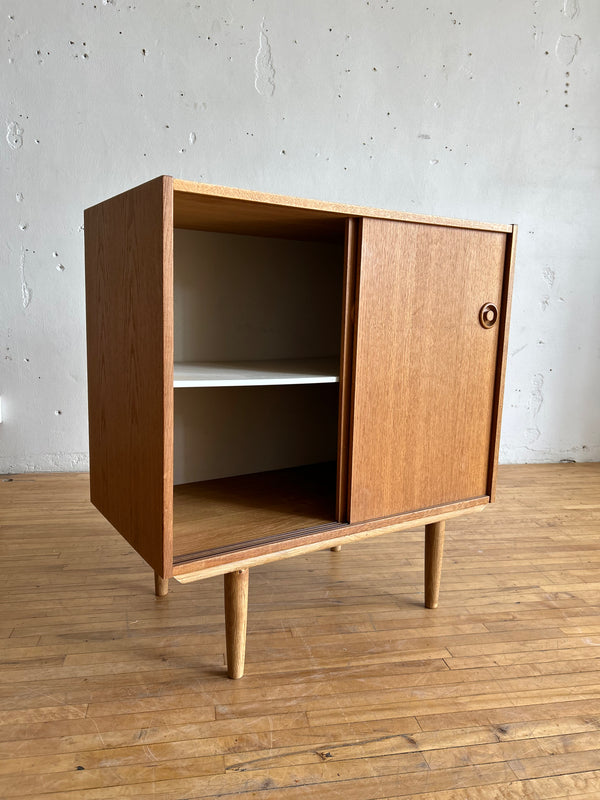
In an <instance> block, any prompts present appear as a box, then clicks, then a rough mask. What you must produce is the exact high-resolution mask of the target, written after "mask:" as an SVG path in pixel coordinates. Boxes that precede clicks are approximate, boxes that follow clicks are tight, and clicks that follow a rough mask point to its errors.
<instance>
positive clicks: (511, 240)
mask: <svg viewBox="0 0 600 800" xmlns="http://www.w3.org/2000/svg"><path fill="white" fill-rule="evenodd" d="M516 249H517V226H516V225H513V232H512V233H511V234H509V235H508V237H507V244H506V266H505V268H504V284H503V288H502V309H501V313H500V320H499V327H500V331H499V336H498V359H497V362H496V388H495V396H494V419H493V420H492V441H491V445H490V464H489V477H488V495H489V496H490V503H493V502H494V500H495V499H496V476H497V472H498V452H499V450H500V428H501V425H502V401H503V398H504V375H505V372H506V357H507V353H508V329H509V327H510V307H511V300H512V286H513V278H514V267H515V255H516Z"/></svg>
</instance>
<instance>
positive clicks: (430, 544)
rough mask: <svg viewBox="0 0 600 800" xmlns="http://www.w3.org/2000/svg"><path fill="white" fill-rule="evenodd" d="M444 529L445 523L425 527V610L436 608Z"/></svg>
mask: <svg viewBox="0 0 600 800" xmlns="http://www.w3.org/2000/svg"><path fill="white" fill-rule="evenodd" d="M445 529H446V523H445V522H432V523H431V525H426V526H425V608H437V606H438V597H439V594H440V580H441V577H442V558H443V555H444V532H445Z"/></svg>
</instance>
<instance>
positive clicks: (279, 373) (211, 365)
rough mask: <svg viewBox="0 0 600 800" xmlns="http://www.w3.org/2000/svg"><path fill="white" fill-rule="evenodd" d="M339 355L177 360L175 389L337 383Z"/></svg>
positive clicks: (174, 376) (174, 377) (174, 380)
mask: <svg viewBox="0 0 600 800" xmlns="http://www.w3.org/2000/svg"><path fill="white" fill-rule="evenodd" d="M338 382H339V357H337V356H334V357H333V358H291V359H281V360H271V361H202V362H197V361H196V362H189V361H188V362H176V363H175V369H174V374H173V386H174V388H175V389H180V388H186V387H188V388H189V387H193V386H203V387H211V386H281V385H285V384H300V383H338Z"/></svg>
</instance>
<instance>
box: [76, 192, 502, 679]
mask: <svg viewBox="0 0 600 800" xmlns="http://www.w3.org/2000/svg"><path fill="white" fill-rule="evenodd" d="M515 236H516V228H515V226H512V225H491V224H479V223H472V222H465V221H460V220H451V219H441V218H432V217H424V216H419V215H415V214H401V213H395V212H388V211H380V210H374V209H369V208H359V207H356V206H346V205H340V204H334V203H325V202H318V201H312V200H298V199H295V198H289V197H281V196H276V195H267V194H261V193H258V192H250V191H243V190H238V189H229V188H223V187H218V186H209V185H205V184H197V183H191V182H187V181H182V180H174V179H172V178H170V177H160V178H156V179H155V180H152V181H150V182H148V183H145V184H143V185H141V186H138V187H137V188H134V189H131V190H130V191H127V192H125V193H123V194H121V195H118V196H117V197H114V198H112V199H109V200H106V201H105V202H103V203H100V204H99V205H96V206H93V207H92V208H89V209H87V210H86V212H85V253H86V294H87V337H88V339H87V341H88V382H89V424H90V472H91V476H90V478H91V499H92V502H93V503H94V505H95V506H96V507H97V508H98V509H99V510H100V511H101V512H102V514H104V516H105V517H106V518H107V519H108V520H109V521H110V522H111V523H112V524H113V525H114V527H115V528H116V529H117V530H118V531H119V532H120V533H121V534H122V535H123V536H124V537H125V538H126V539H127V540H128V541H129V542H130V544H131V545H132V546H133V547H134V548H135V549H136V550H137V552H138V553H139V554H140V555H141V556H142V557H143V558H144V559H145V560H146V561H147V562H148V564H149V565H150V567H152V569H153V570H154V572H155V577H156V592H157V594H159V595H160V594H165V593H166V591H167V586H168V579H169V578H170V577H175V578H177V579H178V580H180V581H183V582H186V581H189V580H197V579H199V578H203V577H208V576H212V575H215V574H224V575H225V607H226V630H227V645H228V665H229V674H230V675H231V677H239V676H240V675H241V674H242V672H243V658H244V647H245V630H246V608H247V587H248V572H247V570H248V568H249V567H251V566H254V565H257V564H261V563H265V562H268V561H274V560H277V559H280V558H286V557H289V556H292V555H295V554H300V553H306V552H309V551H312V550H318V549H324V548H327V547H329V548H335V549H339V546H340V545H341V544H342V543H343V542H348V541H353V540H357V539H360V538H364V537H367V536H371V535H374V534H378V533H382V532H384V531H386V530H398V529H401V528H409V527H410V528H414V527H415V526H418V525H420V524H423V525H425V526H426V537H425V583H426V598H425V601H426V605H428V606H430V607H435V606H436V605H437V593H438V589H439V576H440V569H441V559H442V544H443V533H444V520H445V519H447V518H448V517H451V516H455V515H458V514H463V513H466V512H468V511H473V510H478V509H481V508H483V507H484V506H485V505H486V504H487V503H489V502H490V501H491V500H493V497H494V485H495V474H496V463H497V453H498V443H499V435H500V413H501V405H502V393H503V376H504V361H505V354H506V344H507V332H508V317H509V304H510V283H511V269H512V263H513V260H514V247H515Z"/></svg>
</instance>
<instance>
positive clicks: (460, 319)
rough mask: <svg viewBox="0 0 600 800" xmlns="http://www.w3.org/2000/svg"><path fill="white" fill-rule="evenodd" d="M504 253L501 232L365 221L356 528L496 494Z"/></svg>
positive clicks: (354, 428) (356, 404) (352, 470)
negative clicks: (495, 439)
mask: <svg viewBox="0 0 600 800" xmlns="http://www.w3.org/2000/svg"><path fill="white" fill-rule="evenodd" d="M506 243H507V234H506V233H500V232H494V231H481V230H473V229H466V228H452V227H444V226H438V225H425V224H415V223H404V222H394V221H388V220H379V219H365V220H363V221H362V224H361V231H360V237H359V245H358V277H357V300H356V334H355V336H356V339H355V361H354V365H355V366H354V373H353V387H352V389H353V399H352V409H351V435H350V459H349V518H350V521H351V522H357V521H359V520H366V519H373V518H377V517H385V516H392V515H394V514H400V513H403V512H407V511H413V510H417V509H422V508H429V507H431V506H437V505H441V504H445V503H451V502H456V501H460V500H467V499H471V498H477V497H481V498H485V497H486V496H487V495H488V494H489V481H490V478H489V475H490V474H491V472H490V469H489V467H490V462H491V460H493V447H492V446H491V443H492V442H493V436H492V428H493V426H494V423H495V415H494V398H495V395H496V394H497V391H496V381H497V372H498V374H499V370H497V367H498V361H499V360H500V358H501V357H500V356H499V347H498V344H499V330H500V328H501V321H502V320H503V314H502V308H501V305H502V289H503V273H504V267H505V250H506ZM486 304H493V306H494V307H495V309H497V311H495V310H494V308H493V307H492V306H488V307H487V308H486ZM496 317H497V319H496Z"/></svg>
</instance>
